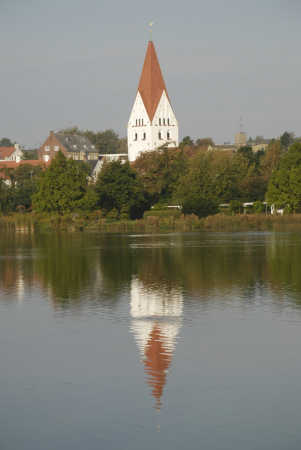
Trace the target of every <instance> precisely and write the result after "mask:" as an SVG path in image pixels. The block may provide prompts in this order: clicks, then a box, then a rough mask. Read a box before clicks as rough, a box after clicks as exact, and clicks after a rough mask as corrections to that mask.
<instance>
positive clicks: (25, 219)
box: [0, 210, 301, 233]
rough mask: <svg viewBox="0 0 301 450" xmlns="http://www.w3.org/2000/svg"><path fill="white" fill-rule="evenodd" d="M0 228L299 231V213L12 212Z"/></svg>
mask: <svg viewBox="0 0 301 450" xmlns="http://www.w3.org/2000/svg"><path fill="white" fill-rule="evenodd" d="M0 229H1V230H4V229H5V230H10V231H16V232H22V233H33V232H34V231H39V232H51V231H68V232H76V231H99V232H105V233H129V232H148V233H151V232H158V231H162V232H169V231H183V232H186V231H250V230H254V231H264V230H274V231H297V230H299V231H301V214H292V215H284V216H270V215H268V216H266V215H264V214H242V215H234V216H230V215H226V214H216V215H214V216H208V217H206V218H202V219H199V218H198V217H197V216H195V215H193V214H192V215H187V216H184V215H183V214H181V213H180V212H179V211H173V210H172V211H166V210H164V211H148V212H147V213H145V214H144V218H143V219H140V220H119V221H112V220H111V219H106V218H103V217H102V215H101V213H100V211H95V212H92V213H87V214H83V213H74V214H66V215H58V214H53V215H46V214H35V213H25V214H20V213H14V214H9V215H6V216H5V215H2V216H0Z"/></svg>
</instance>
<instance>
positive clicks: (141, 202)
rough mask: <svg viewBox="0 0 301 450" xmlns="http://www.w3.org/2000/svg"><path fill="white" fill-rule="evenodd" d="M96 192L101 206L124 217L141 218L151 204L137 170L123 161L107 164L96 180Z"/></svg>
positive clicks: (106, 210) (107, 211)
mask: <svg viewBox="0 0 301 450" xmlns="http://www.w3.org/2000/svg"><path fill="white" fill-rule="evenodd" d="M96 192H97V194H98V204H99V206H100V208H102V209H103V210H104V211H105V212H106V213H109V212H110V211H112V210H116V211H117V213H118V216H120V215H121V214H122V217H123V218H125V217H129V218H131V219H137V218H140V217H142V216H143V213H144V211H145V210H147V209H148V208H149V205H150V202H149V199H148V197H147V195H146V193H145V190H144V188H143V185H142V183H141V182H140V181H139V180H138V177H137V172H136V171H135V170H133V169H132V168H131V167H130V165H129V163H125V164H123V163H122V162H121V161H113V162H111V163H108V164H105V166H104V167H103V168H102V170H101V172H100V173H99V176H98V179H97V181H96Z"/></svg>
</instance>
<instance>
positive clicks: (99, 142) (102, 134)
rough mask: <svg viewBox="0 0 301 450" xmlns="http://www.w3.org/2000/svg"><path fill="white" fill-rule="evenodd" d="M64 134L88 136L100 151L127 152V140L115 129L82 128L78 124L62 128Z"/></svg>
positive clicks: (105, 152) (61, 131)
mask: <svg viewBox="0 0 301 450" xmlns="http://www.w3.org/2000/svg"><path fill="white" fill-rule="evenodd" d="M60 133H63V134H79V135H81V136H86V137H87V138H88V139H89V141H90V142H91V143H92V144H93V145H95V147H96V149H97V150H98V151H99V152H100V153H104V154H107V153H124V152H125V153H126V152H127V141H126V139H124V138H121V139H120V138H119V136H118V134H117V133H116V132H115V131H114V130H111V129H109V130H105V131H91V130H80V129H79V128H78V127H77V126H74V127H70V128H65V129H63V130H60Z"/></svg>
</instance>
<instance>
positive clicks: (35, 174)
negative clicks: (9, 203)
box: [14, 164, 42, 209]
mask: <svg viewBox="0 0 301 450" xmlns="http://www.w3.org/2000/svg"><path fill="white" fill-rule="evenodd" d="M41 173H42V168H41V167H40V166H31V165H28V164H26V165H21V166H19V167H17V168H16V169H15V171H14V181H15V183H14V203H15V207H16V208H17V207H20V206H22V207H23V208H25V209H29V208H31V204H32V196H33V194H34V193H36V192H37V189H38V179H39V177H40V176H41Z"/></svg>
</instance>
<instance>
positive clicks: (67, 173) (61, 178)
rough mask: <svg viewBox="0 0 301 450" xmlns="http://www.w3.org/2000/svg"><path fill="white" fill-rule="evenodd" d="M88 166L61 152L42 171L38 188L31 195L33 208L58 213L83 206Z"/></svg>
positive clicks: (86, 187)
mask: <svg viewBox="0 0 301 450" xmlns="http://www.w3.org/2000/svg"><path fill="white" fill-rule="evenodd" d="M88 173H89V169H88V167H87V166H86V165H85V164H84V163H82V162H80V161H73V160H71V159H67V158H66V157H65V156H64V155H63V153H62V152H58V154H57V156H56V157H55V158H54V159H53V160H52V162H51V164H50V166H49V168H48V169H46V170H45V171H44V172H42V174H41V177H40V179H39V183H38V190H37V192H36V194H34V195H33V209H34V210H36V211H39V212H58V213H59V214H63V213H67V212H71V211H74V210H77V209H81V208H83V206H84V204H85V202H84V198H85V196H86V194H87V189H88Z"/></svg>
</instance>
